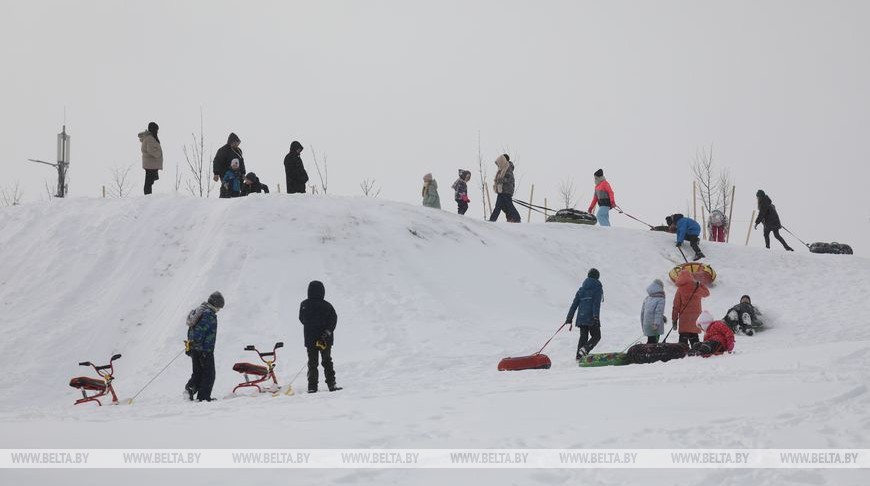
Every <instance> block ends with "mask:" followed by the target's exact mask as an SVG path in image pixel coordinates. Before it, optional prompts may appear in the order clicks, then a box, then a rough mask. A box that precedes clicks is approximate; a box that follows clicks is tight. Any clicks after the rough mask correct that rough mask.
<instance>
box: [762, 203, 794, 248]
mask: <svg viewBox="0 0 870 486" xmlns="http://www.w3.org/2000/svg"><path fill="white" fill-rule="evenodd" d="M755 197H756V199H758V217H757V218H755V229H758V225H759V223H761V224H762V225H764V246H765V247H766V248H767V249H770V233H771V232H772V233H773V236H775V237H776V239H777V240H779V242H780V243H782V247H783V248H785V250H786V251H794V250H793V249H792V248H791V247H790V246H788V243H786V242H785V240H784V239H783V238H782V236H781V235H780V234H779V230H780V228H782V223H780V221H779V213H777V212H776V206H774V205H773V201H771V199H770V196H768V195H767V194H765V193H764V191H762V190H761V189H759V190H758V192H756V193H755Z"/></svg>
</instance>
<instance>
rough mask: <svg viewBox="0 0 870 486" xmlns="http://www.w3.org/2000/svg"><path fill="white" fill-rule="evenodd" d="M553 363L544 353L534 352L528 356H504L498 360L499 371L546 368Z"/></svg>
mask: <svg viewBox="0 0 870 486" xmlns="http://www.w3.org/2000/svg"><path fill="white" fill-rule="evenodd" d="M552 365H553V363H552V362H551V361H550V358H549V356H547V355H546V354H540V353H535V354H533V355H530V356H518V357H516V358H504V359H503V360H501V361H499V362H498V370H499V371H520V370H548V369H550V366H552Z"/></svg>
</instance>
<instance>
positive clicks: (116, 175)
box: [108, 164, 133, 198]
mask: <svg viewBox="0 0 870 486" xmlns="http://www.w3.org/2000/svg"><path fill="white" fill-rule="evenodd" d="M132 168H133V165H132V164H131V165H128V166H127V167H124V168H122V167H119V166H117V165H116V166H115V167H113V168H112V183H111V184H110V185H109V191H108V192H109V195H110V196H112V197H117V198H122V197H127V196H129V195H130V191H131V190H132V188H131V183H130V180H129V179H130V169H132Z"/></svg>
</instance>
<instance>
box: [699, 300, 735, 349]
mask: <svg viewBox="0 0 870 486" xmlns="http://www.w3.org/2000/svg"><path fill="white" fill-rule="evenodd" d="M698 327H700V328H701V329H703V330H704V342H702V343H699V344H698V345H697V346H695V347H694V348H692V350H691V351H689V356H703V357H705V358H706V357H708V356H713V355H715V354H722V353H725V352H728V353H730V352H731V351H734V333H733V332H732V331H731V328H729V327H728V325H727V324H725V323H724V322H722V321H715V320H713V314H710V313H709V312H708V311H704V312H702V313H701V315H700V316H698Z"/></svg>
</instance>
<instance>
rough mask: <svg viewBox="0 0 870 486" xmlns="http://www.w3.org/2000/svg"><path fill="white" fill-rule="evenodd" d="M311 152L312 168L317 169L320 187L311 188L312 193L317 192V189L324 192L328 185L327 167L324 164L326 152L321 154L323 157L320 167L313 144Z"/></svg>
mask: <svg viewBox="0 0 870 486" xmlns="http://www.w3.org/2000/svg"><path fill="white" fill-rule="evenodd" d="M311 154H312V156H313V157H314V168H316V169H317V177H319V178H320V187H319V188H318V187H316V186H315V187H314V188H313V189H312V191H311V192H312V193H313V194H318V189H319V190H320V191H321V192H323V194H326V190H327V188H328V187H329V168H328V167H327V165H326V160H327V159H326V154H321V156H322V157H323V166H322V167H321V165H320V163H319V162H318V161H317V152H316V151H315V150H314V146H312V147H311Z"/></svg>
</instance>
